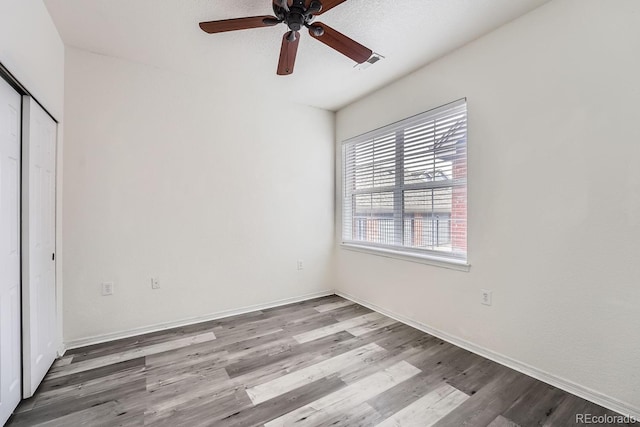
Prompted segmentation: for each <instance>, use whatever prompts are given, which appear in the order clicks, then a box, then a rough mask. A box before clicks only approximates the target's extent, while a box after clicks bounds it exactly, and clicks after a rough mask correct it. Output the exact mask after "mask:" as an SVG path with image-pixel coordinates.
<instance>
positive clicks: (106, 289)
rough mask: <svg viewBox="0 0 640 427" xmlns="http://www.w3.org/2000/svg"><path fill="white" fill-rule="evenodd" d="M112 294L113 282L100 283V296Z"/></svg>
mask: <svg viewBox="0 0 640 427" xmlns="http://www.w3.org/2000/svg"><path fill="white" fill-rule="evenodd" d="M109 295H113V282H104V283H103V284H102V296H105V297H106V296H109Z"/></svg>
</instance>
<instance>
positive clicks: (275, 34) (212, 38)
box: [45, 0, 549, 110]
mask: <svg viewBox="0 0 640 427" xmlns="http://www.w3.org/2000/svg"><path fill="white" fill-rule="evenodd" d="M547 1H549V0H349V1H347V2H345V3H343V4H342V5H340V6H337V7H336V8H334V9H332V10H330V11H328V12H327V13H326V14H324V15H322V16H320V17H319V18H318V21H321V22H324V23H326V24H328V25H330V26H331V27H333V28H335V29H336V30H338V31H340V32H342V33H344V34H346V35H347V36H349V37H351V38H353V39H355V40H357V41H358V42H360V43H362V44H364V45H365V46H367V47H369V48H370V49H372V50H373V51H375V52H377V53H379V54H381V55H383V56H385V57H386V59H385V60H383V61H380V62H378V63H377V64H376V65H374V66H372V67H370V68H369V69H367V70H363V71H360V70H356V69H354V68H353V65H354V63H353V62H352V61H351V60H350V59H348V58H346V57H344V56H342V55H341V54H339V53H338V52H335V51H333V50H332V49H330V48H328V47H327V46H325V45H323V44H322V43H320V42H318V41H317V40H314V39H312V38H311V36H309V34H308V33H306V31H305V32H304V33H303V37H302V40H301V41H300V48H299V51H298V58H297V61H296V67H295V73H294V74H293V75H292V76H286V77H282V76H277V75H276V66H277V63H278V55H279V51H280V43H281V39H282V35H283V34H284V33H285V31H286V27H285V26H284V25H278V26H276V27H270V28H258V29H252V30H245V31H237V32H233V33H221V34H211V35H209V34H206V33H204V32H202V31H201V30H200V28H199V27H198V22H200V21H211V20H217V19H227V18H240V17H244V16H255V15H269V14H272V12H273V11H272V9H271V0H45V3H46V4H47V7H48V9H49V11H50V13H51V16H52V17H53V20H54V22H55V23H56V25H57V27H58V30H59V32H60V35H61V36H62V38H63V40H64V42H65V44H67V45H68V46H73V47H77V48H80V49H85V50H88V51H91V52H95V53H100V54H103V55H109V56H114V57H119V58H123V59H128V60H131V61H135V62H139V63H144V64H147V65H151V66H155V67H160V68H166V69H170V70H174V71H178V72H180V73H183V74H185V75H194V74H197V75H202V76H207V77H208V78H210V79H211V81H212V82H223V83H222V84H224V85H235V86H236V87H237V88H238V91H251V93H255V94H261V95H264V96H278V97H280V98H283V99H286V100H288V101H291V102H295V103H300V104H305V105H311V106H315V107H320V108H325V109H329V110H336V109H339V108H341V107H342V106H344V105H346V104H349V103H350V102H352V101H354V100H356V99H358V98H360V97H361V96H363V95H365V94H367V93H368V92H370V91H372V90H374V89H376V88H379V87H381V86H384V85H386V84H388V83H390V82H391V81H393V80H394V79H397V78H398V77H400V76H403V75H406V74H407V73H409V72H411V71H413V70H415V69H417V68H419V67H420V66H422V65H424V64H426V63H428V62H430V61H432V60H434V59H436V58H438V57H440V56H442V55H443V54H445V53H447V52H450V51H452V50H454V49H456V48H458V47H460V46H462V45H464V44H466V43H468V42H470V41H472V40H474V39H476V38H478V37H479V36H481V35H483V34H486V33H487V32H489V31H491V30H492V29H494V28H496V27H498V26H500V25H502V24H504V23H506V22H508V21H510V20H512V19H514V18H516V17H518V16H521V15H523V14H525V13H526V12H528V11H530V10H532V9H534V8H536V7H538V6H540V5H541V4H543V3H546V2H547Z"/></svg>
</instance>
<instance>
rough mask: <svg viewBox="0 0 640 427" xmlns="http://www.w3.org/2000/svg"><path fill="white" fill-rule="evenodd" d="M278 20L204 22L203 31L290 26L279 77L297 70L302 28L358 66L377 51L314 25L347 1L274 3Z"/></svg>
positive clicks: (285, 0)
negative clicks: (279, 25)
mask: <svg viewBox="0 0 640 427" xmlns="http://www.w3.org/2000/svg"><path fill="white" fill-rule="evenodd" d="M272 1H273V12H274V14H275V16H271V15H265V16H251V17H247V18H237V19H224V20H221V21H210V22H201V23H200V28H201V29H202V30H203V31H204V32H206V33H209V34H214V33H223V32H226V31H236V30H247V29H250V28H259V27H272V26H274V25H278V24H281V23H283V24H286V25H287V27H289V31H288V32H287V33H286V34H285V35H284V37H283V38H282V47H281V49H280V60H279V62H278V75H281V76H286V75H289V74H291V73H293V67H294V65H295V62H296V54H297V53H298V43H299V42H300V33H299V31H300V30H301V29H302V27H306V28H308V29H309V34H310V35H311V37H313V38H315V39H316V40H319V41H321V42H322V43H324V44H326V45H327V46H329V47H330V48H332V49H335V50H337V51H338V52H340V53H342V54H343V55H345V56H347V57H349V58H351V59H353V60H354V61H355V62H357V63H358V64H362V63H364V62H366V61H367V60H368V59H369V58H370V57H371V55H372V54H373V51H371V49H368V48H366V47H364V46H363V45H361V44H360V43H358V42H356V41H354V40H352V39H350V38H349V37H347V36H345V35H344V34H342V33H340V32H338V31H336V30H334V29H333V28H331V27H329V26H328V25H326V24H323V23H321V22H314V18H315V17H316V16H317V15H322V14H323V13H324V12H326V11H328V10H330V9H333V8H334V7H336V6H338V5H340V4H342V3H344V2H345V1H346V0H272Z"/></svg>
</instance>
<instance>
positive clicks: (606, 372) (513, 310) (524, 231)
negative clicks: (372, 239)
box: [336, 0, 640, 414]
mask: <svg viewBox="0 0 640 427" xmlns="http://www.w3.org/2000/svg"><path fill="white" fill-rule="evenodd" d="M639 22H640V2H638V1H636V0H617V1H615V2H611V1H607V0H590V1H584V0H556V1H553V2H551V3H549V4H547V5H545V6H542V7H541V8H539V9H537V10H535V11H533V12H532V13H529V14H527V15H525V16H524V17H522V18H520V19H518V20H516V21H514V22H512V23H510V24H508V25H506V26H504V27H502V28H500V29H498V30H497V31H495V32H493V33H491V34H489V35H487V36H485V37H483V38H481V39H479V40H477V41H475V42H473V43H471V44H469V45H467V46H465V47H463V48H461V49H459V50H458V51H456V52H454V53H452V54H450V55H448V56H446V57H444V58H442V59H441V60H439V61H437V62H435V63H432V64H431V65H429V66H427V67H425V68H423V69H421V70H419V71H417V72H415V73H413V74H411V75H409V76H407V77H406V78H404V79H402V80H399V81H397V82H396V83H394V84H392V85H391V86H388V87H386V88H383V89H382V90H380V91H378V92H376V93H374V94H372V95H370V96H368V97H366V98H364V99H362V100H360V101H358V102H356V103H354V104H352V105H350V106H348V107H347V108H345V109H343V110H341V111H339V112H338V114H337V125H336V127H337V129H336V131H337V139H338V141H342V140H344V139H346V138H349V137H352V136H355V135H358V134H360V133H363V132H365V131H368V130H371V129H375V128H377V127H380V126H382V125H385V124H388V123H391V122H394V121H396V120H399V119H402V118H404V117H407V116H410V115H413V114H416V113H419V112H422V111H425V110H428V109H430V108H433V107H436V106H438V105H441V104H444V103H447V102H450V101H453V100H455V99H458V98H461V97H467V98H468V108H469V143H468V144H469V259H470V263H471V264H472V267H471V271H470V272H468V273H465V272H459V271H452V270H447V269H443V268H438V267H432V266H427V265H422V264H416V263H411V262H405V261H399V260H392V259H387V258H382V257H378V256H373V255H368V254H363V253H357V252H352V251H347V250H344V249H337V261H336V263H337V279H336V280H337V287H338V289H339V290H341V291H343V292H345V293H348V294H350V295H353V296H355V297H357V298H360V299H363V300H365V301H368V302H370V303H373V304H376V305H378V306H380V307H383V308H384V309H386V310H389V311H391V312H394V313H397V314H399V315H402V316H406V317H408V318H410V319H412V320H415V321H417V322H421V323H423V324H426V325H428V326H429V327H432V328H435V329H438V330H440V331H442V332H444V333H446V334H450V335H452V336H454V337H456V338H459V339H462V340H465V341H467V342H470V343H471V344H473V345H476V346H480V347H483V348H485V349H488V350H489V351H492V352H496V353H498V354H501V355H504V356H506V357H509V358H512V359H515V360H516V361H518V362H521V363H523V364H528V365H531V366H532V367H533V368H534V370H539V371H543V372H546V373H549V374H551V375H553V376H556V377H559V378H562V379H565V380H567V381H568V382H570V383H575V384H576V385H577V387H579V388H582V390H584V391H589V390H591V391H594V393H593V396H596V395H597V394H598V393H601V394H604V395H606V396H608V397H609V398H611V399H610V403H611V405H612V406H613V405H616V404H618V405H619V406H618V407H620V408H626V409H628V410H629V411H635V413H636V414H639V413H640V333H639V331H640V263H639V262H638V260H637V257H638V254H640V221H639V218H640V167H639V166H638V165H639V163H638V162H639V159H640V107H639V105H640V84H639V80H638V79H639V76H640V56H639V55H638V54H637V53H638V52H640V26H638V23H639ZM338 144H340V143H339V142H338ZM337 157H338V162H340V159H339V156H337ZM339 165H340V163H338V168H337V169H338V171H339V170H340V166H339ZM339 175H340V174H339V173H338V183H337V189H338V196H337V200H338V203H339V200H340V197H341V195H340V189H341V186H340V182H339V180H340V176H339ZM336 215H337V218H338V224H340V222H339V221H340V210H339V209H337V210H336ZM337 228H339V227H337ZM337 233H338V237H337V239H340V237H339V230H338V231H337ZM481 288H486V289H492V290H493V291H494V294H493V297H494V304H493V306H491V307H487V306H483V305H481V304H480V289H481ZM606 399H607V398H606V397H604V398H603V399H601V401H604V400H606Z"/></svg>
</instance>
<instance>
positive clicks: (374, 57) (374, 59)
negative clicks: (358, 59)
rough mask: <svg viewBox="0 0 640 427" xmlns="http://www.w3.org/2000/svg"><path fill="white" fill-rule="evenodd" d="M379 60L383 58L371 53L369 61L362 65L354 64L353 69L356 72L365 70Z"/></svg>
mask: <svg viewBox="0 0 640 427" xmlns="http://www.w3.org/2000/svg"><path fill="white" fill-rule="evenodd" d="M381 59H384V56H382V55H380V54H379V53H375V52H373V54H372V55H371V56H370V57H369V59H367V60H366V61H364V62H363V63H362V64H356V66H355V67H353V68H355V69H356V70H366V69H367V68H369V67H371V66H372V65H373V64H375V63H376V62H378V61H380V60H381Z"/></svg>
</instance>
